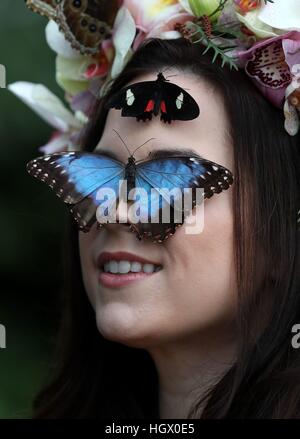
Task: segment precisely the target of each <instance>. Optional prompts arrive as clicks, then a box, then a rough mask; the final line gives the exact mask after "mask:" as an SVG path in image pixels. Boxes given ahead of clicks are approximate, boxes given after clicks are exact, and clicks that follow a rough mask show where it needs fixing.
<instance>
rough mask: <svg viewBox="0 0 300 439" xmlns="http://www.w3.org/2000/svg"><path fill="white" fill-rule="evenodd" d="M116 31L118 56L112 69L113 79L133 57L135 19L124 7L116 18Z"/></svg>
mask: <svg viewBox="0 0 300 439" xmlns="http://www.w3.org/2000/svg"><path fill="white" fill-rule="evenodd" d="M114 29H115V33H114V35H113V43H114V46H115V49H116V55H115V59H114V62H113V65H112V69H111V77H112V78H115V77H116V76H117V75H118V74H119V73H120V72H121V71H122V69H123V66H124V64H125V63H126V62H127V60H128V58H129V57H130V56H131V51H130V47H131V45H132V43H133V40H134V38H135V34H136V26H135V22H134V19H133V17H132V15H131V13H130V12H129V10H128V9H127V8H125V7H124V6H123V7H122V8H121V9H120V10H119V12H118V14H117V16H116V20H115V24H114Z"/></svg>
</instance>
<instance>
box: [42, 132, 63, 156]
mask: <svg viewBox="0 0 300 439" xmlns="http://www.w3.org/2000/svg"><path fill="white" fill-rule="evenodd" d="M69 137H70V135H69V134H61V135H58V136H55V137H54V139H52V140H49V142H48V143H46V145H44V146H41V147H40V148H39V150H40V151H42V152H43V153H44V154H54V153H56V152H61V151H68V143H69Z"/></svg>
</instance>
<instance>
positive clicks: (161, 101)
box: [107, 72, 200, 123]
mask: <svg viewBox="0 0 300 439" xmlns="http://www.w3.org/2000/svg"><path fill="white" fill-rule="evenodd" d="M107 107H108V108H116V109H118V110H122V113H121V114H122V116H123V117H136V119H137V120H138V121H139V120H142V121H146V120H151V119H152V116H153V115H154V116H158V115H159V114H160V115H161V117H160V118H161V120H162V121H163V122H165V123H171V122H172V120H192V119H195V118H197V117H198V116H199V114H200V110H199V106H198V104H197V102H196V101H195V100H194V98H193V97H192V96H191V95H190V94H189V93H187V91H186V90H184V89H183V88H181V87H179V86H178V85H176V84H173V83H171V82H170V81H169V80H168V79H166V78H165V77H164V75H163V74H162V73H161V72H160V73H158V75H157V79H156V80H155V81H145V82H138V83H135V84H131V85H129V86H127V87H125V88H123V89H122V90H120V91H119V92H117V93H116V94H115V95H114V96H112V97H111V98H110V99H109V101H108V103H107Z"/></svg>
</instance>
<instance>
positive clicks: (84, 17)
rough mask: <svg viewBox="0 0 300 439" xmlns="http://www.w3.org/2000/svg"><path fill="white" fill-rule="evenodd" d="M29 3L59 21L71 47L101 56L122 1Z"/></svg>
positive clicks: (36, 0)
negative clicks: (102, 47)
mask: <svg viewBox="0 0 300 439" xmlns="http://www.w3.org/2000/svg"><path fill="white" fill-rule="evenodd" d="M26 4H27V6H28V7H29V8H30V9H32V10H33V11H35V12H38V13H40V14H42V15H46V16H47V17H48V18H49V19H51V20H55V21H56V22H57V24H58V25H59V28H60V30H61V31H62V32H63V33H64V35H65V37H66V39H67V40H68V41H70V43H71V46H72V47H73V48H74V49H77V50H79V51H80V52H81V53H82V54H90V55H94V54H96V53H98V52H99V50H100V45H101V42H102V41H103V40H104V39H106V38H108V37H109V36H110V35H111V29H112V26H113V23H114V20H115V17H116V15H117V12H118V9H119V0H80V1H74V0H61V1H57V0H27V2H26ZM99 17H101V19H100V18H99Z"/></svg>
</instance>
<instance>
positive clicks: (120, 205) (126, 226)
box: [97, 200, 132, 232]
mask: <svg viewBox="0 0 300 439" xmlns="http://www.w3.org/2000/svg"><path fill="white" fill-rule="evenodd" d="M131 203H132V202H130V201H127V202H126V201H124V200H119V201H118V202H117V208H116V216H115V219H114V220H113V221H110V222H106V223H102V224H99V223H98V224H97V227H98V228H102V227H105V228H106V229H107V230H110V231H112V232H114V231H115V232H116V231H117V230H124V231H128V232H129V231H132V227H131V225H132V222H131V221H130V219H129V215H128V209H129V207H130V204H131ZM120 227H121V228H122V229H120Z"/></svg>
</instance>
